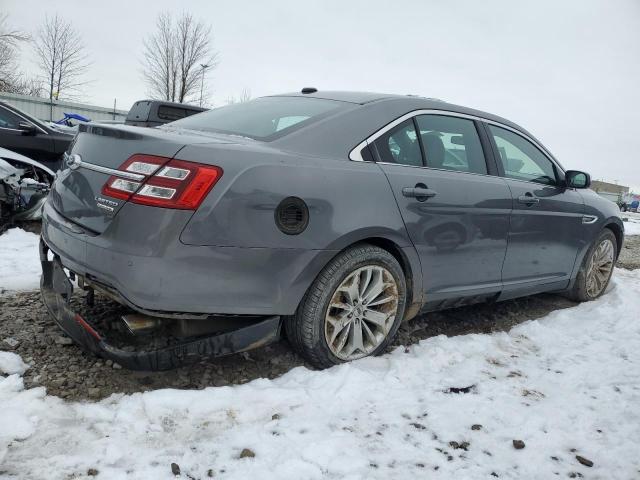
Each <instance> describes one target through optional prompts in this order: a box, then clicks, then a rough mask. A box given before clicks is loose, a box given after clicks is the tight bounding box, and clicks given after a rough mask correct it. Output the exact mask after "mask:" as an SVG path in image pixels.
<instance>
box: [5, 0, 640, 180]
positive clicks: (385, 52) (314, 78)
mask: <svg viewBox="0 0 640 480" xmlns="http://www.w3.org/2000/svg"><path fill="white" fill-rule="evenodd" d="M0 11H2V12H7V13H8V14H9V22H10V24H12V25H13V26H14V27H16V28H19V29H22V30H24V31H26V32H29V33H32V34H34V33H36V31H37V30H38V27H39V25H40V24H41V22H42V21H43V19H44V17H45V15H53V14H55V13H56V12H57V13H58V14H59V15H61V16H63V17H64V18H65V19H67V20H68V21H70V22H72V23H73V25H74V26H75V28H76V29H77V30H78V31H79V32H80V34H81V36H82V38H83V39H84V42H85V45H86V52H87V54H88V56H89V58H90V59H91V62H92V65H91V68H90V70H89V72H88V74H87V79H88V80H90V83H89V84H88V85H87V86H86V87H85V89H84V91H83V92H82V97H81V100H82V101H83V102H85V103H91V104H95V105H99V106H105V107H111V106H113V101H114V99H117V106H118V108H121V109H128V108H129V107H130V105H131V104H132V103H133V102H134V101H136V100H139V99H142V98H145V97H147V95H148V92H147V89H146V87H145V84H144V81H143V79H142V76H141V57H142V41H143V39H144V38H145V37H146V36H148V35H149V34H150V33H152V32H153V31H154V28H155V19H156V16H157V15H158V14H159V13H160V12H165V11H168V12H173V13H175V14H180V13H181V12H183V11H187V12H190V13H192V14H193V15H194V16H196V17H197V18H198V19H201V20H203V21H205V22H208V23H210V24H211V25H212V31H213V46H214V48H215V50H217V51H218V52H219V63H218V65H217V67H216V69H215V70H213V71H210V72H209V73H208V74H207V79H206V84H207V89H208V90H209V91H210V92H211V95H212V96H211V101H212V103H213V105H214V106H220V105H223V104H225V103H226V100H227V99H228V98H229V97H231V96H236V97H238V96H239V95H240V94H241V92H242V90H243V89H247V90H249V91H250V92H251V95H252V96H253V97H259V96H263V95H269V94H275V93H282V92H289V91H296V90H300V89H301V88H302V87H305V86H313V87H316V88H318V89H319V90H364V91H375V92H385V93H400V94H403V93H407V94H416V95H422V96H427V97H436V98H440V99H442V100H445V101H448V102H451V103H456V104H462V105H465V106H468V107H473V108H477V109H480V110H485V111H488V112H491V113H494V114H497V115H501V116H503V117H506V118H508V119H510V120H512V121H514V122H516V123H518V124H520V125H522V126H523V127H525V128H526V129H527V130H529V131H530V132H532V133H533V134H534V135H535V136H536V137H538V138H539V139H540V140H541V141H542V142H543V143H544V144H545V145H546V146H547V147H548V148H549V149H550V150H551V151H552V152H553V153H554V155H555V156H556V157H557V158H558V159H559V161H560V162H561V163H562V164H563V166H564V167H566V168H575V169H580V170H586V171H588V172H590V173H591V174H592V176H593V177H594V178H597V179H603V180H607V181H617V182H618V183H620V184H622V185H628V186H632V187H633V188H634V189H635V191H637V192H640V0H565V1H557V0H536V1H529V2H521V1H512V0H485V1H476V0H450V1H446V2H445V1H436V0H434V1H431V0H416V1H409V0H400V1H394V2H389V1H374V0H369V1H344V0H343V1H339V0H325V1H321V0H305V1H290V0H274V1H269V2H261V1H255V2H251V1H242V0H236V1H219V0H212V1H211V0H210V1H204V0H203V1H196V0H192V1H189V0H184V1H180V2H176V1H175V0H154V1H131V0H127V1H122V0H110V1H109V2H93V1H88V0H80V1H77V0H57V1H55V2H51V1H47V0H0ZM21 53H22V55H21V68H22V69H23V70H25V71H31V72H33V71H35V64H34V61H33V60H34V58H33V54H32V52H31V50H30V48H29V47H28V46H26V47H24V48H23V49H22V52H21Z"/></svg>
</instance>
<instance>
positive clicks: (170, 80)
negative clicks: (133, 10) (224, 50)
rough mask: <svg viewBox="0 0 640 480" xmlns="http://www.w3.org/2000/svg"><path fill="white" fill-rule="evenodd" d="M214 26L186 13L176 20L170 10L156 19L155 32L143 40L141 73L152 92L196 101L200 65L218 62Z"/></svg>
mask: <svg viewBox="0 0 640 480" xmlns="http://www.w3.org/2000/svg"><path fill="white" fill-rule="evenodd" d="M217 56H218V54H217V53H216V52H215V51H213V49H212V47H211V26H210V25H206V24H205V23H203V22H200V21H197V20H195V19H194V17H193V16H192V15H191V14H188V13H183V14H182V15H181V16H180V17H179V18H178V19H177V20H176V21H174V19H173V17H172V16H171V14H169V13H161V14H160V15H158V18H157V20H156V32H155V33H154V34H152V35H151V36H149V37H148V38H147V39H146V40H145V41H144V51H143V61H142V66H143V71H142V75H143V77H144V79H145V81H146V82H147V85H148V88H149V94H150V95H151V96H153V97H155V98H160V99H162V100H169V101H172V102H180V103H187V102H190V101H194V100H195V99H196V98H197V96H198V95H199V93H200V80H201V77H200V74H201V70H200V68H201V65H202V64H205V65H207V68H214V67H215V66H216V63H217V61H216V59H217Z"/></svg>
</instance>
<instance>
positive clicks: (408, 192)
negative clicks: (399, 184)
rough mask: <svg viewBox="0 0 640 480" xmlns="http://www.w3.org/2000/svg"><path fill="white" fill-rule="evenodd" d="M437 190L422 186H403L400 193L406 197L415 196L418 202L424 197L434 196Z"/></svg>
mask: <svg viewBox="0 0 640 480" xmlns="http://www.w3.org/2000/svg"><path fill="white" fill-rule="evenodd" d="M437 194H438V192H436V191H434V190H431V189H430V188H427V187H426V186H424V187H418V186H415V187H404V188H403V189H402V195H403V196H405V197H408V198H415V199H416V200H418V201H419V202H424V201H425V200H426V199H428V198H431V197H435V196H436V195H437Z"/></svg>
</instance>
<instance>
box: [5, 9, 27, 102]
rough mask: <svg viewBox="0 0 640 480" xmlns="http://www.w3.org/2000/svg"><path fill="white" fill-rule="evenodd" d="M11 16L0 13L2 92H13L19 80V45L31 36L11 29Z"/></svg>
mask: <svg viewBox="0 0 640 480" xmlns="http://www.w3.org/2000/svg"><path fill="white" fill-rule="evenodd" d="M8 18H9V16H8V15H7V14H6V13H0V90H4V91H13V87H14V84H15V82H16V81H18V79H19V75H18V74H17V73H16V71H17V56H18V43H20V42H23V41H27V40H29V36H28V35H27V34H25V33H23V32H20V31H19V30H14V29H12V28H11V27H9V22H8Z"/></svg>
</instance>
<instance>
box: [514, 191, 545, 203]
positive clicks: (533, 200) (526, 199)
mask: <svg viewBox="0 0 640 480" xmlns="http://www.w3.org/2000/svg"><path fill="white" fill-rule="evenodd" d="M518 202H520V203H524V204H526V205H533V204H535V203H540V199H539V198H537V197H534V196H533V195H532V194H530V193H528V194H526V195H520V196H519V197H518Z"/></svg>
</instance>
